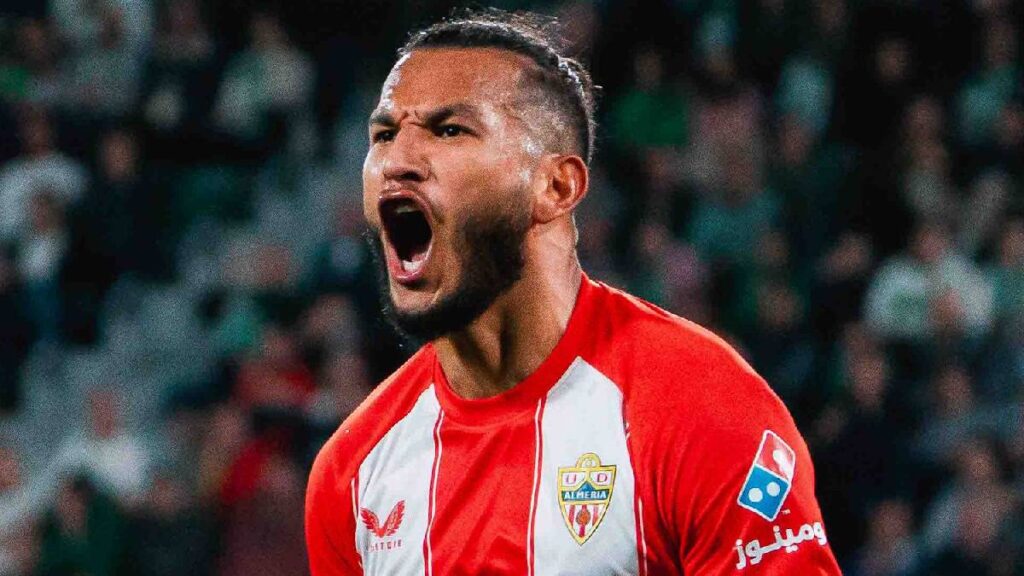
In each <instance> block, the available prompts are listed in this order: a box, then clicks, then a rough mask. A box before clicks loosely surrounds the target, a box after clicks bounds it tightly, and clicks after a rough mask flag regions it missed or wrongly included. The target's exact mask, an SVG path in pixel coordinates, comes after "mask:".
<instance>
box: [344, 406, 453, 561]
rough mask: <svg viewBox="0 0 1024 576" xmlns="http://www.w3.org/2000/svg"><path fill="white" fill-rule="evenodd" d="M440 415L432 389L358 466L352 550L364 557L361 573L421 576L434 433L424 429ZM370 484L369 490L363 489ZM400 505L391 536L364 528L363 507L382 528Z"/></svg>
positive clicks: (429, 428) (432, 424)
mask: <svg viewBox="0 0 1024 576" xmlns="http://www.w3.org/2000/svg"><path fill="white" fill-rule="evenodd" d="M440 412H441V407H440V405H439V404H438V403H437V396H436V395H435V393H434V387H433V386H430V387H429V388H427V389H426V390H424V391H423V393H422V394H420V397H419V398H418V399H417V400H416V404H415V405H414V406H413V408H412V410H410V411H409V414H407V415H406V416H405V418H402V420H400V421H399V422H398V423H396V424H395V425H394V426H393V427H392V428H391V429H390V430H389V431H388V433H387V434H386V435H384V437H383V438H381V440H380V442H378V443H377V445H376V446H374V448H373V450H371V451H370V453H369V454H368V455H367V456H366V459H365V460H363V463H362V465H360V466H359V473H358V476H357V478H358V481H359V486H358V490H359V493H358V495H357V496H356V501H358V502H359V506H360V508H361V510H359V511H358V514H357V516H356V550H357V551H358V552H359V554H360V555H361V556H362V559H363V573H364V574H367V575H385V574H423V573H424V570H425V568H426V566H424V562H423V538H424V535H425V534H426V533H427V522H428V518H427V515H428V510H427V508H428V502H429V501H430V497H431V494H430V479H431V475H432V474H433V473H434V435H433V434H424V433H423V431H424V430H434V428H435V425H436V423H437V420H438V418H439V416H440ZM368 486H372V489H370V490H367V487H368ZM399 502H404V508H405V513H404V515H403V518H402V522H401V525H400V526H399V528H398V530H397V531H396V532H395V533H394V534H392V535H387V536H378V535H377V534H374V533H373V532H371V531H370V530H369V529H368V528H367V526H366V524H365V523H364V521H363V519H362V517H361V516H362V510H363V509H365V510H369V511H370V512H372V513H373V514H375V515H376V517H377V522H378V526H381V527H382V526H384V525H385V523H386V522H387V518H388V515H389V514H390V513H392V512H393V511H394V510H395V507H396V506H397V505H398V503H399ZM389 546H390V548H389Z"/></svg>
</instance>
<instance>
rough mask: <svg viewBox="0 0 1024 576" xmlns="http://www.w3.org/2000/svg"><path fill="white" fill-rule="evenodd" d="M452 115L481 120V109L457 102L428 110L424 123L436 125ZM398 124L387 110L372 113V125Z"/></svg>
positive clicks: (424, 116) (424, 115) (390, 125)
mask: <svg viewBox="0 0 1024 576" xmlns="http://www.w3.org/2000/svg"><path fill="white" fill-rule="evenodd" d="M452 116H464V117H466V118H467V119H469V120H473V121H476V122H479V121H480V109H479V108H478V107H477V106H474V105H472V104H467V103H465V102H457V103H455V104H448V105H445V106H441V107H438V108H434V109H433V110H427V111H426V112H425V113H424V114H423V123H424V124H426V125H427V126H436V125H438V124H440V123H441V122H444V121H445V120H447V119H449V118H451V117H452ZM396 124H397V122H396V121H395V117H394V116H393V115H392V114H391V113H390V112H388V111H387V110H376V111H374V113H373V114H371V115H370V125H371V126H388V127H393V126H395V125H396Z"/></svg>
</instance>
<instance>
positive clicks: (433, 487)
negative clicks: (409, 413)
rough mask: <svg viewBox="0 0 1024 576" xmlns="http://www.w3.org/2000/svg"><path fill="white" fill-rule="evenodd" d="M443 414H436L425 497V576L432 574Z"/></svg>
mask: <svg viewBox="0 0 1024 576" xmlns="http://www.w3.org/2000/svg"><path fill="white" fill-rule="evenodd" d="M442 422H444V412H439V413H438V414H437V423H436V424H434V466H433V467H432V469H431V471H430V494H429V495H428V496H427V498H428V500H427V533H426V534H424V535H423V566H424V571H425V572H426V575H427V576H431V574H433V560H434V559H433V550H432V549H431V547H430V533H431V531H432V529H433V527H434V511H435V510H436V509H437V508H436V506H437V475H438V472H439V471H440V469H441V423H442Z"/></svg>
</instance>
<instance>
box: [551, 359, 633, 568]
mask: <svg viewBox="0 0 1024 576" xmlns="http://www.w3.org/2000/svg"><path fill="white" fill-rule="evenodd" d="M541 429H542V434H543V454H542V456H541V481H540V482H541V484H540V493H539V502H538V503H537V519H536V523H537V525H536V528H535V530H534V538H535V551H534V563H535V566H536V572H535V574H537V576H542V575H546V574H560V575H568V574H631V575H632V574H636V573H637V571H638V565H637V542H636V516H635V514H634V511H633V494H634V483H633V467H632V465H631V463H630V459H629V451H628V450H627V448H626V430H625V424H624V422H623V412H622V392H621V391H620V390H619V387H618V386H616V385H615V383H614V382H612V381H611V380H609V379H608V378H607V377H606V376H605V375H604V374H601V373H600V372H599V371H598V370H597V369H596V368H594V367H593V366H591V365H590V364H588V363H587V362H586V361H584V360H583V359H582V358H576V360H575V361H574V362H573V363H572V365H571V366H570V367H569V369H568V370H567V371H566V373H565V374H564V375H562V378H561V379H560V380H559V382H558V383H557V384H556V385H555V386H554V388H552V389H551V391H550V392H548V397H547V402H546V403H545V407H544V416H543V421H542V423H541ZM588 452H593V453H594V454H596V455H597V456H598V457H599V458H600V459H601V464H602V465H604V466H607V465H614V466H615V467H616V476H615V484H614V487H613V489H612V495H611V503H610V505H609V507H608V510H607V512H605V516H604V519H603V520H602V521H601V523H600V524H599V525H598V526H597V529H596V531H595V532H594V533H593V535H592V536H591V537H590V539H589V540H587V541H586V542H585V543H584V544H582V545H581V544H578V543H577V542H576V540H575V539H574V538H573V537H572V535H571V534H570V532H569V527H568V526H567V525H566V522H565V519H564V518H563V517H562V512H561V505H560V504H559V501H558V468H559V467H567V466H575V465H576V460H577V459H578V458H579V457H580V456H582V455H584V454H586V453H588Z"/></svg>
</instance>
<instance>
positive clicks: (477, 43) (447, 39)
mask: <svg viewBox="0 0 1024 576" xmlns="http://www.w3.org/2000/svg"><path fill="white" fill-rule="evenodd" d="M557 26H558V22H557V20H555V19H554V18H551V17H547V16H542V15H540V14H535V13H532V12H506V11H504V10H498V9H496V8H487V9H477V10H463V11H459V12H456V13H454V14H453V15H452V16H450V17H448V18H446V19H444V20H442V21H440V22H438V23H436V24H433V25H431V26H428V27H427V28H424V29H422V30H420V31H418V32H414V33H413V34H412V35H410V37H409V40H408V41H407V42H406V43H405V45H404V46H402V48H401V49H399V51H398V53H399V56H405V55H408V54H409V53H411V52H412V51H414V50H417V49H419V48H498V49H501V50H508V51H510V52H515V53H517V54H521V55H523V56H526V57H528V58H529V59H530V60H532V61H533V62H534V63H535V64H536V65H537V70H536V73H535V74H531V75H530V79H531V81H532V82H534V83H535V85H536V86H537V88H539V89H540V92H541V94H542V95H543V97H544V100H545V104H546V105H547V106H549V107H550V108H551V109H553V110H554V111H555V112H556V113H557V114H558V115H559V116H561V117H562V118H564V119H565V120H566V124H567V125H568V126H570V127H571V129H572V131H573V140H574V141H575V144H576V146H577V150H578V152H579V153H580V156H582V157H583V159H584V161H586V162H587V164H589V163H590V161H591V159H592V157H593V155H594V133H595V132H596V129H597V122H596V120H595V118H594V114H595V107H596V94H597V92H598V90H599V87H597V86H595V85H594V83H593V80H592V79H591V78H590V73H589V72H587V69H586V67H585V66H584V65H583V64H582V63H580V62H579V60H576V59H574V58H571V57H567V56H563V55H562V52H563V50H564V46H563V45H562V41H561V36H560V35H559V33H558V30H557Z"/></svg>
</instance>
